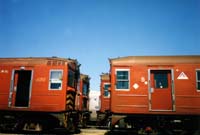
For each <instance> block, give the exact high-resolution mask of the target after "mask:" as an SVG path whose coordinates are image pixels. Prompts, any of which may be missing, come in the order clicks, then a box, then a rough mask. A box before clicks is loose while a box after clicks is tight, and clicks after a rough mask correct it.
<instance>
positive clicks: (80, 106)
mask: <svg viewBox="0 0 200 135" xmlns="http://www.w3.org/2000/svg"><path fill="white" fill-rule="evenodd" d="M78 86H79V88H78V93H77V95H78V96H77V105H76V106H77V110H78V111H79V119H80V125H81V127H86V126H87V123H88V121H89V119H90V111H89V92H90V77H89V76H88V75H86V74H81V75H80V79H79V85H78Z"/></svg>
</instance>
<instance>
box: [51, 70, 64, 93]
mask: <svg viewBox="0 0 200 135" xmlns="http://www.w3.org/2000/svg"><path fill="white" fill-rule="evenodd" d="M55 71H61V75H62V79H61V80H60V83H61V85H60V88H59V89H52V88H51V83H52V82H51V80H52V79H51V73H52V72H55ZM57 80H58V79H57ZM62 80H63V70H62V69H51V70H50V71H49V90H53V91H54V90H62V86H63V81H62Z"/></svg>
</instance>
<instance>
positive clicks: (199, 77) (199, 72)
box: [196, 70, 200, 91]
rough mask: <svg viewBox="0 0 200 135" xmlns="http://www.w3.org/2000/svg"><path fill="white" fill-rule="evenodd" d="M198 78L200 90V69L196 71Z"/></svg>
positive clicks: (198, 88) (199, 88)
mask: <svg viewBox="0 0 200 135" xmlns="http://www.w3.org/2000/svg"><path fill="white" fill-rule="evenodd" d="M196 79H197V90H199V91H200V70H197V71H196Z"/></svg>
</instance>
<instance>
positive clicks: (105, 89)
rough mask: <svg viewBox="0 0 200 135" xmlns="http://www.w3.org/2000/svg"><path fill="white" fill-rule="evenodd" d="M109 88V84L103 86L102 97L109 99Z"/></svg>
mask: <svg viewBox="0 0 200 135" xmlns="http://www.w3.org/2000/svg"><path fill="white" fill-rule="evenodd" d="M109 88H110V84H104V97H110V92H109Z"/></svg>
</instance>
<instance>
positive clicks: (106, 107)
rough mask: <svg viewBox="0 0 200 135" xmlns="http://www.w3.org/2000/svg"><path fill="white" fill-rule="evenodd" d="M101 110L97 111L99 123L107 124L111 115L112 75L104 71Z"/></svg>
mask: <svg viewBox="0 0 200 135" xmlns="http://www.w3.org/2000/svg"><path fill="white" fill-rule="evenodd" d="M99 103H100V104H99V105H100V110H99V111H97V125H98V126H106V125H107V122H108V117H109V116H110V75H109V74H108V73H102V74H101V75H100V96H99Z"/></svg>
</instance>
